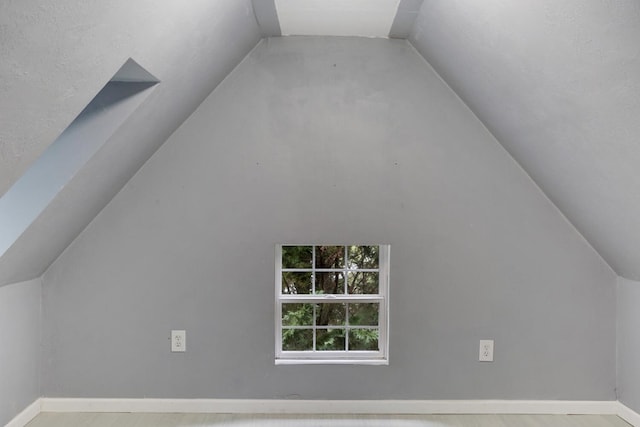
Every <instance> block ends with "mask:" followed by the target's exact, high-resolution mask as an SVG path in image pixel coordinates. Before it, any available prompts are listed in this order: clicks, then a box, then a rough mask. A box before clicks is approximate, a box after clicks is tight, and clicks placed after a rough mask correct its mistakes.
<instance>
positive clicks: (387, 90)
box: [43, 37, 616, 400]
mask: <svg viewBox="0 0 640 427" xmlns="http://www.w3.org/2000/svg"><path fill="white" fill-rule="evenodd" d="M282 242H332V243H347V242H382V243H390V244H391V319H390V320H391V330H390V337H391V338H390V347H391V348H390V365H389V366H384V367H380V366H378V367H371V366H368V367H367V366H359V367H354V366H333V367H329V366H275V365H274V344H273V340H274V337H273V333H274V326H273V313H274V307H273V299H274V298H273V288H274V284H273V276H274V261H273V257H274V245H275V244H276V243H282ZM43 280H44V283H45V287H44V302H45V304H44V308H45V320H46V321H45V326H44V328H45V339H44V340H45V344H44V355H45V356H44V359H45V363H44V372H45V376H44V379H43V388H44V394H45V395H47V396H92V397H174V398H176V397H184V398H285V397H290V398H297V397H299V398H309V399H322V398H324V399H326V398H332V399H385V398H387V399H388V398H398V399H402V398H416V399H423V398H424V399H440V398H442V399H446V398H463V399H464V398H470V399H472V398H485V399H488V398H510V399H517V398H522V399H578V400H581V399H586V400H612V399H614V398H615V394H614V387H615V311H614V310H615V283H616V282H615V280H616V278H615V275H614V274H613V272H612V271H611V270H610V269H609V267H608V266H607V265H606V263H604V262H603V261H602V259H601V258H600V257H599V256H598V255H597V254H596V253H595V252H594V251H593V250H592V248H591V247H590V246H589V245H588V244H587V243H586V242H585V241H584V240H583V239H582V238H581V236H580V235H579V234H578V233H576V232H575V230H574V229H573V228H572V227H571V225H570V224H569V223H568V222H567V221H566V220H565V219H564V217H563V216H562V215H561V214H560V213H559V212H558V210H557V209H556V208H555V207H554V206H553V205H552V204H551V203H550V202H549V200H548V199H547V198H546V197H545V196H544V195H543V194H542V192H540V191H539V189H538V188H537V187H536V186H535V184H534V183H533V182H532V181H531V180H530V178H529V177H528V176H527V175H526V174H525V173H524V172H523V171H522V170H521V169H520V167H519V166H518V165H517V164H516V163H515V162H514V161H513V160H512V159H511V157H510V156H509V155H508V154H507V153H506V152H505V151H504V150H503V149H502V147H501V146H500V145H499V143H497V141H496V140H495V139H494V138H493V137H492V136H491V134H490V133H489V132H487V131H486V129H485V128H484V127H483V126H482V124H481V123H480V122H479V121H478V120H477V119H476V118H475V117H474V116H473V114H472V113H471V112H470V111H469V110H468V109H467V108H466V107H465V105H464V104H463V103H462V102H460V100H459V99H458V98H457V97H456V95H455V94H454V93H453V92H452V91H451V90H449V88H447V87H446V86H445V85H444V84H443V83H442V81H441V80H440V78H439V77H438V76H437V75H436V74H435V72H433V71H432V70H431V69H430V68H429V67H428V65H427V64H426V63H424V61H423V60H422V58H421V57H420V56H419V55H418V54H417V53H416V52H415V51H414V50H413V48H411V46H410V45H409V44H408V43H407V42H406V41H401V40H384V39H358V38H313V37H286V38H272V39H266V40H264V41H263V42H262V43H261V44H260V45H259V46H258V48H257V49H256V50H254V51H253V52H252V53H251V54H250V55H249V56H248V57H247V58H246V60H245V61H244V62H242V64H241V65H240V66H239V67H238V68H237V69H236V70H235V71H234V72H233V73H231V75H230V76H229V77H228V78H227V79H226V80H225V81H224V82H223V83H222V84H221V85H220V86H218V88H217V89H216V90H215V91H214V92H213V93H212V94H211V96H209V97H208V98H207V99H206V100H205V102H203V104H202V105H201V106H200V107H199V108H198V109H197V110H196V112H195V113H194V114H193V115H192V116H191V117H190V118H189V119H188V120H187V121H186V122H185V123H184V124H183V126H182V127H181V128H180V129H178V130H177V131H176V132H175V133H174V134H173V135H172V136H171V138H170V139H169V140H168V141H167V143H165V144H164V145H163V146H162V147H161V149H160V150H158V151H157V152H156V154H155V155H154V156H153V157H152V158H151V159H150V161H149V162H147V163H146V164H145V166H144V167H143V168H142V169H141V170H140V171H139V173H138V174H137V175H136V176H135V177H134V178H133V179H132V180H131V181H130V182H129V183H128V184H127V185H126V186H125V187H124V189H123V190H122V191H121V192H120V193H119V194H118V195H117V196H116V197H115V198H114V199H113V200H112V202H111V203H110V204H109V205H108V206H107V207H106V208H105V209H104V210H103V211H102V212H101V213H100V214H99V215H98V216H97V217H96V219H95V220H94V221H93V222H92V223H91V224H90V225H89V226H88V227H87V228H86V229H85V230H84V232H83V233H82V234H81V235H80V236H79V237H78V238H77V239H76V240H75V241H74V242H73V244H71V245H70V246H69V248H68V249H67V251H65V253H63V254H62V256H61V257H60V258H58V260H57V261H56V262H54V263H53V264H52V266H51V267H50V268H49V269H48V270H47V272H46V273H45V275H44V279H43ZM171 329H186V331H187V339H188V342H189V349H188V351H187V352H186V353H184V354H176V353H173V354H172V353H170V351H169V341H168V337H169V332H170V330H171ZM481 338H493V339H495V342H496V355H495V362H494V363H479V362H477V361H476V359H477V356H478V340H479V339H481ZM594 343H597V345H596V346H594Z"/></svg>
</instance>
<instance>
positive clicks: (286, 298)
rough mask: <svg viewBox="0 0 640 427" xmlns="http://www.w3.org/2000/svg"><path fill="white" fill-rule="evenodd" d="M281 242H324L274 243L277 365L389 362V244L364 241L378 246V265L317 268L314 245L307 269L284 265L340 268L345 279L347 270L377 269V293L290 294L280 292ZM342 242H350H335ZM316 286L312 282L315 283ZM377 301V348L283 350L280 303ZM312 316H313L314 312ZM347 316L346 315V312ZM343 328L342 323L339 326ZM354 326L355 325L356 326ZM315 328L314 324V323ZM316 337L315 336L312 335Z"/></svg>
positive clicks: (309, 269) (313, 269)
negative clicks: (375, 266)
mask: <svg viewBox="0 0 640 427" xmlns="http://www.w3.org/2000/svg"><path fill="white" fill-rule="evenodd" d="M283 246H312V247H314V248H315V247H317V246H324V245H321V244H281V245H276V250H275V255H276V257H275V258H276V261H275V338H276V339H275V355H276V358H275V363H276V365H302V364H356V365H388V364H389V334H388V332H389V253H390V246H389V245H366V246H378V248H379V250H378V253H379V262H378V269H357V270H354V269H349V268H347V266H345V268H337V269H316V268H315V249H314V261H313V264H312V268H308V269H299V270H298V269H295V270H294V269H284V271H305V272H309V271H312V272H313V273H312V277H315V275H314V273H315V272H336V271H343V272H344V273H345V280H347V277H348V275H347V273H348V272H352V271H362V272H367V271H377V272H378V294H358V295H346V294H324V295H315V294H308V295H289V294H283V293H282V272H283V268H282V247H283ZM335 246H345V247H348V246H350V245H335ZM314 286H315V285H314ZM292 302H295V303H312V304H313V303H341V302H344V303H367V302H371V303H378V304H380V308H379V312H378V347H379V350H378V351H362V350H357V351H356V350H348V344H347V349H345V350H343V351H317V350H312V351H283V350H282V330H283V327H282V304H283V303H292ZM314 317H315V316H314ZM347 317H348V316H347ZM345 321H346V325H345V326H344V329H345V330H346V337H347V338H346V339H347V340H348V336H349V329H350V327H349V325H348V319H345ZM314 322H315V321H314ZM341 328H342V327H341ZM355 328H356V327H354V329H355ZM313 329H314V330H315V329H316V326H315V325H314V326H313ZM314 337H315V334H314ZM314 340H315V338H314Z"/></svg>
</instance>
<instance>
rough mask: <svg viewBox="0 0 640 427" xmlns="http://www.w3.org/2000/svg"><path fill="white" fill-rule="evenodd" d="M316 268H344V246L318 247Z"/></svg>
mask: <svg viewBox="0 0 640 427" xmlns="http://www.w3.org/2000/svg"><path fill="white" fill-rule="evenodd" d="M316 268H344V246H316Z"/></svg>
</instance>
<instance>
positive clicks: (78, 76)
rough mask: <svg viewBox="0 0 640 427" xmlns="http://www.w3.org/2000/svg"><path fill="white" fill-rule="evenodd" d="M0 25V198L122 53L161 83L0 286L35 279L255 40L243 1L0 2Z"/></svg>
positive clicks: (72, 186)
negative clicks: (133, 59)
mask: <svg viewBox="0 0 640 427" xmlns="http://www.w3.org/2000/svg"><path fill="white" fill-rule="evenodd" d="M141 22H144V23H145V24H144V25H140V23H141ZM0 29H1V30H0V31H2V33H1V36H2V40H3V41H2V43H0V57H2V58H3V60H2V61H0V95H1V96H0V157H1V159H0V193H3V192H4V191H3V190H4V189H6V188H8V186H9V185H10V184H11V183H13V182H14V180H15V179H16V177H17V176H18V175H20V173H22V171H23V170H24V168H26V166H27V165H28V164H30V163H31V162H32V160H33V159H35V158H36V157H37V155H39V154H40V153H42V151H44V149H45V148H46V146H47V145H48V144H49V143H51V142H52V141H53V140H54V139H55V138H56V137H57V136H58V135H59V134H60V133H61V132H62V131H63V130H64V128H65V127H67V126H68V125H69V123H71V121H72V120H73V119H74V118H75V117H76V116H77V115H78V114H79V113H80V112H81V111H82V109H83V107H84V106H86V105H87V104H88V103H89V101H90V100H91V99H92V98H93V97H94V96H95V94H96V93H97V92H98V91H99V90H100V88H101V87H102V86H104V84H105V82H106V81H108V80H109V78H110V77H111V76H113V75H114V73H116V71H118V69H119V68H120V66H121V65H122V64H123V63H124V62H125V61H126V60H127V59H128V58H135V59H136V61H138V62H139V63H140V64H142V65H143V66H144V67H145V68H146V69H147V70H148V71H149V72H151V73H152V74H153V75H155V76H157V77H158V78H159V79H160V80H162V84H160V85H158V87H157V89H155V90H154V91H153V93H152V94H151V95H150V96H149V97H148V98H147V99H146V100H145V102H144V103H143V104H142V105H141V106H140V107H139V108H138V109H137V110H136V111H135V113H133V114H132V115H131V116H130V117H129V119H128V120H127V121H126V122H125V123H124V124H123V125H122V126H121V127H120V128H119V129H118V130H117V131H116V132H115V134H114V135H113V136H112V137H111V138H110V139H109V141H108V142H107V143H106V144H105V145H104V146H103V147H102V148H101V149H100V150H99V151H98V152H97V153H96V154H95V155H94V156H93V157H92V158H91V159H90V160H89V162H88V163H87V164H86V165H85V166H84V167H83V168H82V169H81V170H80V171H79V172H78V173H77V174H76V175H75V177H74V178H73V179H72V180H71V181H70V182H69V183H68V184H67V185H66V186H65V187H64V188H63V189H62V190H61V191H60V192H59V193H58V195H57V196H56V198H55V199H54V200H53V201H52V202H51V203H50V204H49V205H48V206H47V208H46V209H45V210H44V212H43V213H42V214H41V215H40V216H39V217H38V218H37V219H36V220H35V221H34V223H33V224H32V225H31V226H30V228H29V229H28V230H27V231H26V232H25V233H24V234H23V235H22V236H21V237H20V239H19V240H18V242H16V244H14V246H12V247H11V249H10V250H9V251H8V252H7V253H6V254H5V256H3V258H2V260H0V284H4V283H11V282H15V281H20V280H25V279H30V278H33V277H37V276H39V275H40V274H41V273H42V272H43V271H44V269H46V267H47V266H48V265H49V264H50V263H51V261H52V260H53V259H55V258H56V257H57V256H58V255H59V254H60V251H61V250H62V249H63V248H65V247H66V246H67V245H68V244H69V242H71V241H72V240H73V239H74V238H75V237H76V236H77V235H78V233H79V232H80V231H81V230H82V229H83V228H84V227H85V226H86V225H87V224H88V223H89V222H90V221H91V220H92V219H93V218H94V217H95V215H96V214H97V213H98V212H99V211H100V209H102V207H104V205H105V204H106V203H107V202H108V201H109V200H110V199H111V198H112V197H113V195H114V194H115V193H116V192H117V191H118V190H119V189H120V188H121V187H122V185H124V183H126V182H127V180H128V179H129V178H130V177H131V176H132V175H133V174H134V173H135V171H136V170H138V168H139V167H140V166H141V165H142V164H143V163H144V162H145V161H146V160H147V159H148V158H149V156H151V154H152V153H153V152H154V151H155V150H156V149H157V148H158V146H160V145H161V144H162V143H163V142H164V141H165V140H166V138H167V137H168V136H169V135H170V134H171V133H172V132H173V131H174V130H175V129H176V128H177V127H178V126H179V125H180V123H182V122H183V121H184V119H185V118H186V117H187V116H188V115H189V114H190V113H191V112H192V111H193V110H194V109H195V108H196V107H197V105H199V104H200V102H202V100H203V99H204V98H205V97H206V95H207V94H208V93H210V92H211V90H212V89H213V88H214V87H215V86H216V85H217V84H218V83H219V82H220V81H221V80H222V79H223V78H224V77H225V76H226V75H227V74H228V73H229V71H231V70H232V69H233V68H234V67H235V66H236V65H237V64H238V63H239V62H240V61H241V60H242V58H243V57H244V56H246V54H247V53H248V52H249V51H250V50H251V49H252V48H253V47H254V46H255V44H256V43H257V42H258V41H259V38H260V33H259V29H258V26H257V24H256V22H255V17H254V14H253V9H252V6H251V1H250V0H235V1H227V0H213V1H212V0H194V1H190V2H189V4H188V6H185V5H184V4H182V3H175V2H163V3H161V4H160V3H158V2H155V1H150V0H143V1H139V2H135V3H131V2H129V1H124V0H115V1H112V2H109V3H108V4H107V3H91V4H89V3H86V2H82V1H78V0H64V1H59V2H55V4H54V3H51V2H48V1H44V0H30V1H24V2H2V4H0ZM2 162H5V163H6V167H5V163H2Z"/></svg>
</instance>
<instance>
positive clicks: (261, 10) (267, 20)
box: [252, 0, 282, 37]
mask: <svg viewBox="0 0 640 427" xmlns="http://www.w3.org/2000/svg"><path fill="white" fill-rule="evenodd" d="M252 3H253V11H254V12H255V14H256V20H257V21H258V25H259V26H260V31H261V32H262V35H263V36H264V37H272V36H279V35H282V31H281V30H280V21H279V20H278V11H277V10H276V2H275V0H252Z"/></svg>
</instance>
